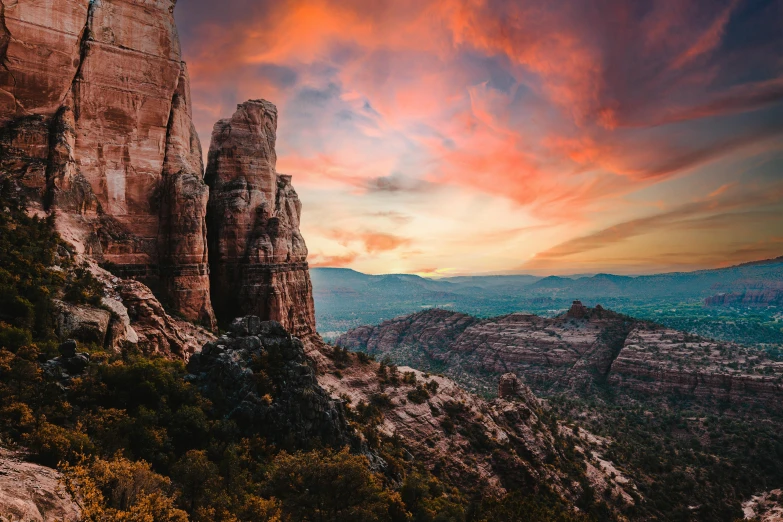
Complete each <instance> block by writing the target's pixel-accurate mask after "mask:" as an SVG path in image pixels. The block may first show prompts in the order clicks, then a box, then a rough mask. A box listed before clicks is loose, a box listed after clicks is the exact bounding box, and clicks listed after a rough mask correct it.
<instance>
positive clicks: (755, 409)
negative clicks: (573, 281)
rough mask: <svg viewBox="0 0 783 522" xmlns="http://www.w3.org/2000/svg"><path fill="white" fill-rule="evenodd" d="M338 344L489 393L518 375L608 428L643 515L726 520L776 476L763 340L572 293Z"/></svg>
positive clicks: (774, 389)
mask: <svg viewBox="0 0 783 522" xmlns="http://www.w3.org/2000/svg"><path fill="white" fill-rule="evenodd" d="M337 344H338V345H340V346H343V347H346V348H349V349H352V350H360V351H364V352H366V353H368V354H371V355H374V356H375V357H378V358H383V359H385V360H387V361H388V363H392V362H393V363H396V364H407V365H411V366H414V367H417V368H420V369H423V370H426V371H429V372H431V373H438V374H443V375H446V376H449V377H450V378H452V379H454V380H455V381H457V382H459V383H461V384H463V385H464V386H466V387H467V388H468V389H471V390H474V391H476V392H478V393H480V394H482V395H484V396H488V397H492V396H495V394H496V389H497V388H496V386H497V384H498V383H499V381H501V380H502V379H503V378H504V377H503V375H505V374H506V373H508V372H511V373H513V374H516V375H517V376H519V377H520V378H521V379H523V380H524V382H526V383H527V384H528V385H529V386H530V387H531V388H532V389H533V390H534V391H535V392H536V393H537V394H539V395H541V396H542V397H545V399H546V401H545V404H547V405H548V406H549V407H550V408H551V411H552V412H553V413H555V414H556V415H557V416H558V417H559V418H560V419H561V421H562V422H565V423H568V424H570V425H572V426H573V425H576V426H577V427H578V429H577V431H579V430H586V431H585V432H583V433H586V434H587V435H584V437H585V438H587V439H589V440H592V439H591V437H593V435H597V436H599V437H603V438H604V439H605V440H607V441H609V442H608V443H607V444H608V448H609V449H608V451H603V452H602V453H601V454H602V455H604V457H603V458H606V459H609V460H611V461H612V462H613V465H614V466H615V467H616V468H617V469H619V470H621V471H622V472H623V473H624V474H625V475H626V476H627V477H629V478H630V479H631V480H632V481H633V482H634V483H635V484H636V485H637V486H638V488H639V493H640V495H642V496H643V497H644V499H645V501H644V502H643V503H639V504H638V505H637V508H636V509H637V510H638V511H635V513H636V515H635V516H638V517H639V518H640V519H647V518H648V517H652V518H654V519H661V520H693V519H698V520H727V521H730V520H734V519H736V518H739V517H741V516H742V509H741V507H742V504H743V502H746V501H750V498H751V496H753V495H756V494H759V493H761V492H762V491H765V490H768V489H769V488H775V487H776V486H775V484H778V483H780V482H781V481H783V465H781V462H783V461H781V460H780V459H781V458H782V457H783V435H781V428H783V411H781V408H780V405H781V399H783V363H781V362H780V361H778V360H777V359H775V358H771V357H769V356H768V355H767V354H766V353H765V352H763V351H760V350H758V349H754V348H748V347H745V346H741V345H738V344H734V343H728V342H721V341H713V340H710V339H707V338H703V337H699V336H696V335H693V334H688V333H684V332H680V331H676V330H672V329H669V328H666V327H663V326H660V325H656V324H655V323H651V322H648V321H642V320H638V319H634V318H632V317H629V316H625V315H622V314H618V313H615V312H611V311H609V310H606V309H603V308H601V307H595V308H587V307H584V306H583V305H581V304H580V303H574V304H573V305H572V307H571V308H570V309H569V311H568V312H567V313H564V314H561V315H559V316H556V317H552V318H546V317H539V316H535V315H530V314H511V315H505V316H500V317H496V318H490V319H478V318H475V317H471V316H468V315H466V314H460V313H456V312H449V311H446V310H427V311H423V312H419V313H416V314H412V315H410V316H406V317H401V318H397V319H394V320H391V321H386V322H384V323H381V324H380V325H377V326H365V327H359V328H356V329H354V330H352V331H350V332H348V333H347V334H345V335H343V336H341V337H340V338H338V339H337Z"/></svg>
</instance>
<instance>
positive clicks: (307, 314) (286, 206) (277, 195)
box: [206, 100, 315, 337]
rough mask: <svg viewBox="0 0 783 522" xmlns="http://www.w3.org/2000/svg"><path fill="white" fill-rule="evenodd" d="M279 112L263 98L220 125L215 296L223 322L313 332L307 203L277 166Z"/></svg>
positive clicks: (215, 148)
mask: <svg viewBox="0 0 783 522" xmlns="http://www.w3.org/2000/svg"><path fill="white" fill-rule="evenodd" d="M276 133H277V109H276V108H275V106H274V105H272V104H271V103H269V102H267V101H265V100H251V101H248V102H246V103H243V104H242V105H239V106H238V107H237V111H236V112H235V113H234V115H233V116H232V117H231V118H230V119H225V120H221V121H219V122H218V123H216V124H215V128H214V130H213V133H212V143H211V145H210V149H209V159H208V163H207V169H206V181H207V184H208V185H209V187H210V195H209V206H208V213H207V227H208V238H209V262H210V269H211V283H212V298H213V304H214V307H215V311H216V312H217V315H218V318H220V320H221V321H230V320H231V319H232V318H234V317H237V316H239V315H243V314H253V315H257V316H259V317H262V318H264V319H269V320H273V321H277V322H279V323H280V324H282V325H283V327H284V328H285V329H286V330H288V331H289V332H291V333H292V334H294V335H297V336H300V337H307V336H309V335H311V334H313V333H314V332H315V310H314V305H313V297H312V284H311V282H310V274H309V272H308V265H307V247H306V246H305V242H304V239H302V236H301V234H300V233H299V218H300V215H301V211H302V205H301V203H300V201H299V197H298V196H297V194H296V192H295V191H294V189H293V187H292V186H291V177H290V176H285V175H281V174H278V173H277V171H276V170H275V164H276V162H277V155H276V153H275V140H276Z"/></svg>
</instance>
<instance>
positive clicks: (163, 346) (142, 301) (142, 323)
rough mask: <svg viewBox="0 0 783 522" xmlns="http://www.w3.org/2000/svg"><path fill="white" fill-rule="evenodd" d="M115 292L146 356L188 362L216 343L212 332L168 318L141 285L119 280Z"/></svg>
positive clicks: (132, 281)
mask: <svg viewBox="0 0 783 522" xmlns="http://www.w3.org/2000/svg"><path fill="white" fill-rule="evenodd" d="M114 290H115V291H116V292H117V293H118V294H119V296H120V297H121V299H122V303H123V305H124V306H125V307H126V308H127V310H128V315H129V317H130V320H131V325H132V326H133V330H134V332H135V333H136V335H137V338H138V341H137V344H138V345H139V347H140V348H141V349H142V350H143V351H144V352H145V353H148V354H159V355H165V356H173V357H177V358H182V359H185V360H187V359H188V358H189V357H190V356H191V355H192V354H193V353H195V352H196V351H198V350H200V349H201V346H203V345H204V343H205V342H208V341H210V340H212V339H214V337H213V336H211V335H210V334H209V332H207V331H205V330H203V329H201V328H198V327H196V326H194V325H192V324H190V323H188V322H185V321H183V320H181V319H176V318H174V317H171V316H170V315H169V314H167V313H166V311H165V310H164V309H163V305H161V304H160V301H158V299H157V298H156V297H155V296H154V295H153V293H152V291H151V290H150V289H149V288H147V287H146V286H145V285H143V284H142V283H140V282H138V281H134V280H132V279H124V280H120V281H118V283H117V284H116V286H115V289H114Z"/></svg>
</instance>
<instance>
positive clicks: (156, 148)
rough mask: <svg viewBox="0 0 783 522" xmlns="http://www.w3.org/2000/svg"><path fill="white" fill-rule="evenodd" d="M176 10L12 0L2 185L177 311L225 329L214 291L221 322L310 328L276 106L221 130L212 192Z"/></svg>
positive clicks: (2, 95) (150, 4) (0, 61)
mask: <svg viewBox="0 0 783 522" xmlns="http://www.w3.org/2000/svg"><path fill="white" fill-rule="evenodd" d="M175 4H176V0H100V1H90V0H25V1H23V2H12V1H4V2H2V3H0V177H2V178H6V179H11V180H12V181H13V182H14V183H15V184H16V185H17V186H18V188H19V190H20V191H21V192H23V193H24V194H25V195H26V196H27V197H28V200H29V201H30V202H31V204H33V205H37V206H38V207H39V208H41V207H42V208H43V209H44V210H48V211H52V212H54V213H55V214H56V215H57V216H58V223H59V224H61V225H62V226H61V229H63V235H64V236H65V237H68V238H69V239H71V240H72V242H74V243H76V244H78V245H79V248H80V249H81V250H83V253H84V254H87V255H89V256H91V257H92V258H94V259H95V260H97V261H99V262H101V263H103V264H104V265H105V266H107V267H108V268H110V269H111V271H112V272H114V273H115V274H117V275H118V276H120V277H124V278H133V279H136V280H138V281H140V282H142V283H144V284H146V285H147V286H149V287H150V288H151V289H152V290H153V291H154V293H155V294H156V296H157V297H158V298H159V299H160V300H161V302H162V303H163V304H164V305H166V306H167V307H168V308H169V309H170V310H172V311H173V312H176V313H177V314H179V315H181V316H183V317H185V318H187V319H189V320H191V321H194V322H198V323H201V324H203V325H204V326H206V327H208V328H211V329H214V328H215V327H216V317H215V313H214V312H213V301H212V295H211V294H212V293H213V291H216V293H217V299H216V301H215V302H216V306H217V307H218V308H219V310H220V312H221V320H222V321H224V322H230V321H231V319H233V318H234V317H235V316H239V315H245V314H247V313H253V314H255V315H259V316H260V317H262V318H265V319H267V318H269V319H275V320H278V321H280V322H281V323H283V324H284V325H285V326H286V327H287V328H289V329H292V330H294V331H295V332H296V333H298V334H307V333H312V332H314V331H315V319H314V313H313V304H312V291H311V286H310V279H309V274H308V271H307V270H308V267H307V262H306V258H307V249H306V247H305V245H304V241H303V239H302V237H301V235H300V234H299V216H300V212H301V204H300V202H299V199H298V197H297V195H296V192H295V191H294V190H293V188H292V187H291V184H290V177H288V176H282V175H278V174H277V173H276V171H275V159H276V156H275V152H274V144H275V129H276V126H277V111H276V109H275V107H274V106H273V105H272V104H270V103H268V102H248V103H246V104H244V105H242V106H241V107H242V108H241V109H240V111H238V113H237V115H235V116H234V117H233V118H231V119H229V120H223V121H221V122H219V123H218V124H217V126H216V134H215V139H216V143H213V146H212V147H211V150H212V152H211V153H210V167H211V168H210V179H211V180H212V182H211V184H212V187H213V189H214V195H213V197H212V198H210V195H209V187H208V186H207V184H206V183H205V182H204V165H203V159H202V148H201V144H200V142H199V138H198V135H197V134H196V130H195V128H194V125H193V122H192V117H191V107H192V103H191V100H190V80H189V77H188V71H187V67H186V65H185V63H184V62H183V61H182V56H181V51H180V44H179V39H178V36H177V30H176V25H175V23H174V14H173V13H174V7H175ZM220 129H222V131H221V130H220ZM242 183H244V185H242ZM238 184H239V185H242V186H241V187H240V186H238ZM208 201H209V202H210V203H209V204H210V209H212V215H213V217H214V219H212V220H211V223H212V224H213V226H212V228H211V230H212V231H214V232H215V233H216V234H218V236H217V237H213V238H210V239H209V240H208V238H207V234H208V227H207V204H208ZM208 243H209V244H210V245H213V246H214V247H215V248H216V255H215V256H213V257H212V258H213V259H214V260H215V261H216V263H217V264H216V266H215V267H214V268H213V270H214V271H215V276H214V277H213V278H212V283H213V285H214V286H213V291H210V275H209V274H210V266H209V261H210V256H209V254H208V250H207V246H208ZM229 296H230V297H229ZM237 296H238V297H239V299H237Z"/></svg>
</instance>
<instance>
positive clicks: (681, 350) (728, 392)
mask: <svg viewBox="0 0 783 522" xmlns="http://www.w3.org/2000/svg"><path fill="white" fill-rule="evenodd" d="M609 382H610V383H611V384H613V385H614V386H617V387H619V388H624V389H632V390H635V391H638V392H642V393H645V394H648V395H663V394H673V393H677V394H679V395H685V396H689V397H694V398H698V399H702V400H705V401H710V402H715V401H719V402H723V403H731V404H735V405H742V406H745V407H751V406H754V405H755V406H761V407H763V408H765V409H772V410H778V411H779V410H780V409H781V398H783V362H781V361H777V360H775V359H771V358H770V357H768V356H767V354H766V353H765V352H763V351H761V350H758V349H751V348H746V347H743V346H739V345H736V344H733V343H725V342H719V341H712V340H709V339H704V338H702V337H699V336H696V335H690V334H687V333H683V332H678V331H676V330H671V329H667V328H663V327H656V326H651V325H639V326H637V327H636V328H634V330H633V331H632V332H631V333H630V334H629V336H628V338H627V340H626V342H625V345H624V346H623V349H622V351H621V352H620V354H619V356H618V357H617V359H616V360H615V361H614V364H613V365H612V369H611V373H610V375H609Z"/></svg>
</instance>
